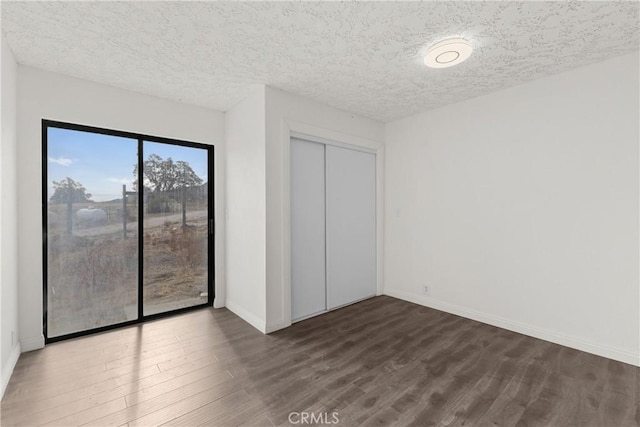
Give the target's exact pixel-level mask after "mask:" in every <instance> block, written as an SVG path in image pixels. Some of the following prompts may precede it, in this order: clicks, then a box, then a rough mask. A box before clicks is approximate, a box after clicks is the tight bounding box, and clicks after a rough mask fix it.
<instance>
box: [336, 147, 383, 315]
mask: <svg viewBox="0 0 640 427" xmlns="http://www.w3.org/2000/svg"><path fill="white" fill-rule="evenodd" d="M326 215H327V218H326V224H327V231H326V245H327V249H326V251H327V270H326V271H327V308H328V309H332V308H336V307H340V306H342V305H345V304H349V303H352V302H354V301H358V300H361V299H364V298H368V297H372V296H375V294H376V156H375V154H372V153H367V152H363V151H357V150H351V149H347V148H341V147H336V146H332V145H327V146H326Z"/></svg>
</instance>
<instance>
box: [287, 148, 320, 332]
mask: <svg viewBox="0 0 640 427" xmlns="http://www.w3.org/2000/svg"><path fill="white" fill-rule="evenodd" d="M324 150H325V147H324V145H323V144H318V143H315V142H309V141H303V140H301V139H293V138H292V139H291V318H292V319H293V320H294V321H296V320H301V319H304V318H306V317H309V316H312V315H314V314H318V313H321V312H323V311H325V310H326V309H327V304H326V276H325V270H326V266H325V200H324V194H325V177H324V169H325V166H324Z"/></svg>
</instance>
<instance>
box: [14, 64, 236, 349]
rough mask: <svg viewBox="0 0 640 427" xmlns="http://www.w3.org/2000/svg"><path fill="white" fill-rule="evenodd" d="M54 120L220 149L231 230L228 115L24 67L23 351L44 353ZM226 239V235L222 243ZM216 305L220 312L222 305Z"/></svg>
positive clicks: (219, 268)
mask: <svg viewBox="0 0 640 427" xmlns="http://www.w3.org/2000/svg"><path fill="white" fill-rule="evenodd" d="M42 119H50V120H58V121H64V122H70V123H77V124H82V125H90V126H97V127H102V128H107V129H115V130H123V131H129V132H136V133H142V134H147V135H153V136H162V137H167V138H175V139H183V140H187V141H193V142H200V143H204V144H211V145H215V146H216V151H215V159H216V160H215V165H214V167H215V168H216V176H215V178H216V180H215V181H216V182H215V195H216V196H215V200H214V203H215V206H216V212H215V216H216V223H217V224H218V225H220V224H224V222H223V220H222V219H223V216H222V213H223V212H224V205H223V202H224V199H222V198H220V195H219V193H220V189H221V188H224V182H223V179H224V175H222V174H220V173H219V172H218V169H222V170H223V165H222V164H221V162H222V161H223V159H224V114H223V113H220V112H218V111H214V110H209V109H205V108H200V107H194V106H189V105H185V104H182V103H179V102H174V101H169V100H166V99H161V98H156V97H152V96H147V95H142V94H139V93H135V92H130V91H126V90H122V89H116V88H113V87H110V86H105V85H100V84H97V83H93V82H89V81H86V80H80V79H76V78H73V77H68V76H63V75H61V74H55V73H50V72H46V71H41V70H38V69H35V68H31V67H24V66H19V67H18V150H17V155H18V177H17V179H18V193H19V194H21V195H22V196H21V197H20V198H19V200H18V217H19V218H20V220H19V224H18V225H19V226H18V236H19V244H18V272H19V290H20V291H19V306H20V307H19V313H20V339H21V344H22V349H23V351H28V350H33V349H36V348H40V347H42V346H43V344H44V337H43V334H42V277H43V269H42V213H41V210H42V209H41V203H42V188H41V187H42V158H41V157H42V154H41V153H42V143H41V120H42ZM217 228H218V230H217V233H218V234H217V236H216V258H217V259H216V295H218V294H222V292H221V290H222V289H224V283H223V278H224V262H221V260H220V258H219V257H220V256H221V255H222V254H223V251H224V241H223V238H224V230H221V228H222V227H219V226H218V227H217ZM221 234H222V237H221ZM219 305H220V304H219V303H216V306H219Z"/></svg>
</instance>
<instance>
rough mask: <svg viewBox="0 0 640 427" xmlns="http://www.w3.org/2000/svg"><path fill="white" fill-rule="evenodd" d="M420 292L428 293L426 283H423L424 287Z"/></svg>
mask: <svg viewBox="0 0 640 427" xmlns="http://www.w3.org/2000/svg"><path fill="white" fill-rule="evenodd" d="M422 292H424V293H425V294H428V293H429V286H428V285H424V288H423V289H422Z"/></svg>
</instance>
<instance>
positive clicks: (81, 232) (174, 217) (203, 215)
mask: <svg viewBox="0 0 640 427" xmlns="http://www.w3.org/2000/svg"><path fill="white" fill-rule="evenodd" d="M206 220H207V211H206V210H202V211H191V212H187V223H189V222H193V221H206ZM165 221H171V222H180V221H182V212H180V213H176V214H171V215H164V216H156V217H146V218H145V219H144V228H145V229H148V228H155V227H159V226H161V225H164V223H165ZM137 230H138V222H137V221H134V222H129V223H127V232H131V233H135V232H136V231H137ZM115 233H122V224H121V223H120V224H108V225H102V226H98V227H90V228H76V229H74V230H73V234H75V235H76V236H82V237H89V236H92V237H95V236H103V235H109V234H115Z"/></svg>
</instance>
